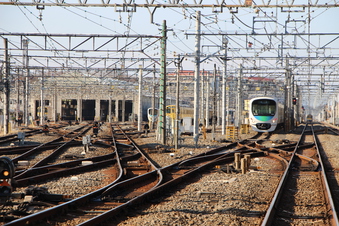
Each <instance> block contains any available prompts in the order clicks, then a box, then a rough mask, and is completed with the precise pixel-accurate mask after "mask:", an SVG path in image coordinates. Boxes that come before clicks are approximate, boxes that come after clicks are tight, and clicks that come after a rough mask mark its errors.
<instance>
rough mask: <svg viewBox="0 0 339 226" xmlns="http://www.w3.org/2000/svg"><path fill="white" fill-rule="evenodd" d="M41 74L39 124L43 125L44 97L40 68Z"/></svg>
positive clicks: (42, 77)
mask: <svg viewBox="0 0 339 226" xmlns="http://www.w3.org/2000/svg"><path fill="white" fill-rule="evenodd" d="M41 73H42V76H41V96H40V102H41V103H40V125H42V126H43V125H44V120H45V116H44V114H45V100H44V99H45V98H44V89H45V87H44V69H42V72H41Z"/></svg>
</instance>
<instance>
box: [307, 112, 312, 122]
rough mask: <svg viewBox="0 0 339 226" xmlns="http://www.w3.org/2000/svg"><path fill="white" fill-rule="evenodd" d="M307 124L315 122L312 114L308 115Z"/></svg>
mask: <svg viewBox="0 0 339 226" xmlns="http://www.w3.org/2000/svg"><path fill="white" fill-rule="evenodd" d="M306 122H308V123H311V122H313V116H312V115H311V114H308V115H307V116H306Z"/></svg>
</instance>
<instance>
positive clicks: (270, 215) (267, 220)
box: [261, 124, 339, 226]
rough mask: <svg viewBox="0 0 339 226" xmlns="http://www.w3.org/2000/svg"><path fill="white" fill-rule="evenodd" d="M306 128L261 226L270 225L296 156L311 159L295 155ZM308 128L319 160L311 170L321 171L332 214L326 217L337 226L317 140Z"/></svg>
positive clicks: (328, 206) (328, 207)
mask: <svg viewBox="0 0 339 226" xmlns="http://www.w3.org/2000/svg"><path fill="white" fill-rule="evenodd" d="M307 126H308V124H306V125H305V127H304V129H303V131H302V133H301V136H300V139H299V141H298V143H297V145H296V147H295V150H294V151H293V152H292V157H291V159H290V161H289V164H288V168H287V169H286V170H285V172H284V175H283V177H282V178H281V180H280V182H279V185H278V187H277V189H276V192H275V194H274V196H273V198H272V201H271V204H270V206H269V208H268V210H267V212H266V215H265V217H264V219H263V221H262V223H261V225H262V226H267V225H272V222H273V219H274V216H275V214H276V212H277V206H278V203H279V201H280V198H281V196H282V193H283V189H282V188H283V187H284V186H285V184H286V182H287V178H288V176H289V174H290V172H291V171H292V164H293V162H294V160H295V158H296V156H298V157H299V158H304V159H306V160H307V161H310V160H311V158H309V157H306V156H302V155H299V154H297V153H296V151H297V149H299V148H300V146H301V141H302V140H303V138H304V137H305V133H306V128H307ZM310 128H311V132H312V136H313V139H314V146H315V147H316V150H317V155H318V158H319V160H318V161H316V160H314V159H313V160H312V162H314V161H316V162H317V164H313V165H314V166H313V167H312V170H318V171H321V172H320V173H321V179H322V184H323V186H324V191H325V196H326V197H325V198H326V201H327V209H328V211H329V212H331V213H332V215H328V219H329V220H331V221H332V223H333V225H339V224H338V217H337V214H336V211H335V207H334V203H333V198H332V195H331V191H330V188H329V185H328V182H327V176H326V172H325V170H324V165H323V163H322V159H321V155H320V152H319V148H318V142H319V141H318V139H317V137H316V135H315V132H314V129H313V125H312V124H311V126H310Z"/></svg>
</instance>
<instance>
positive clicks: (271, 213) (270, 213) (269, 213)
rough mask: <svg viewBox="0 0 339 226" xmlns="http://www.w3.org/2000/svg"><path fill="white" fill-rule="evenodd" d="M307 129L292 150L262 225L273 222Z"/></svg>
mask: <svg viewBox="0 0 339 226" xmlns="http://www.w3.org/2000/svg"><path fill="white" fill-rule="evenodd" d="M305 131H306V126H305V127H304V129H303V131H302V132H301V136H300V138H299V140H298V142H297V145H296V146H295V148H294V150H293V152H292V156H291V159H290V161H289V163H288V166H287V168H286V170H285V172H284V174H283V175H282V178H281V180H280V182H279V185H278V187H277V189H276V192H275V194H274V196H273V198H272V202H271V204H270V206H269V208H268V210H267V212H266V214H265V217H264V219H263V221H262V223H261V226H267V225H271V223H272V220H273V217H274V215H275V212H276V210H277V209H276V207H277V204H278V201H279V199H280V197H281V195H282V188H283V187H284V185H285V183H286V181H287V177H288V175H289V173H290V171H291V165H292V162H293V160H294V158H295V156H296V151H297V149H298V147H299V145H300V144H301V142H302V139H303V136H304V133H305Z"/></svg>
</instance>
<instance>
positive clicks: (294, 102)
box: [292, 97, 297, 105]
mask: <svg viewBox="0 0 339 226" xmlns="http://www.w3.org/2000/svg"><path fill="white" fill-rule="evenodd" d="M292 103H293V105H296V104H297V98H295V97H293V99H292Z"/></svg>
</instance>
